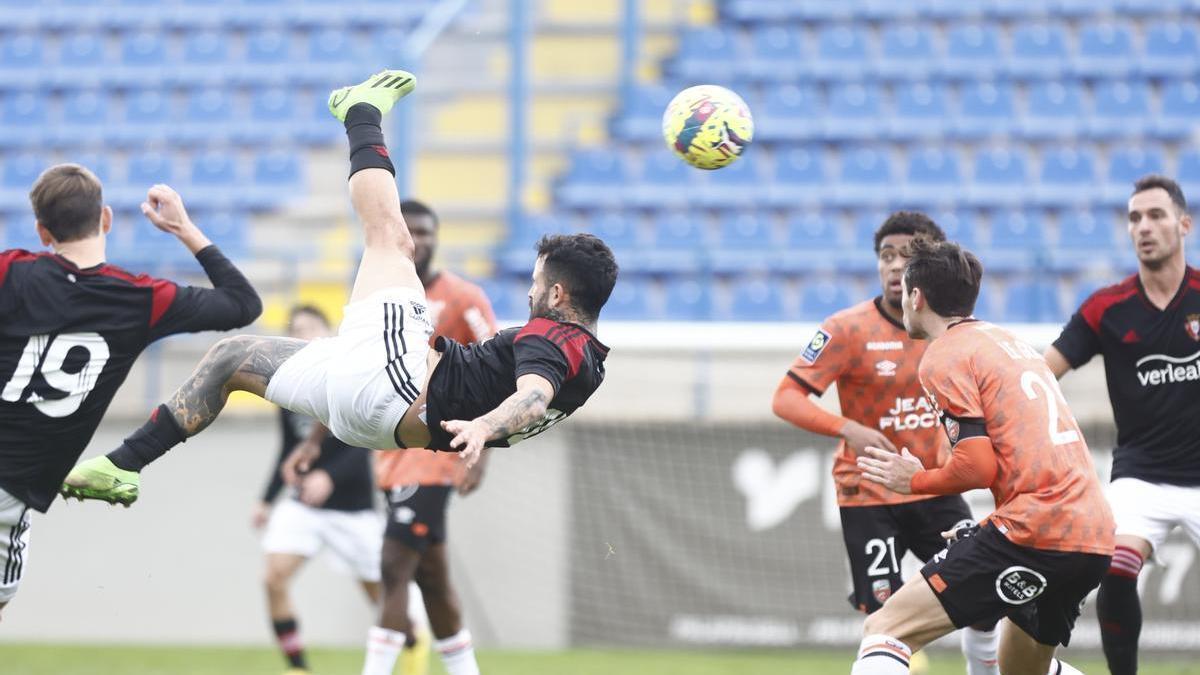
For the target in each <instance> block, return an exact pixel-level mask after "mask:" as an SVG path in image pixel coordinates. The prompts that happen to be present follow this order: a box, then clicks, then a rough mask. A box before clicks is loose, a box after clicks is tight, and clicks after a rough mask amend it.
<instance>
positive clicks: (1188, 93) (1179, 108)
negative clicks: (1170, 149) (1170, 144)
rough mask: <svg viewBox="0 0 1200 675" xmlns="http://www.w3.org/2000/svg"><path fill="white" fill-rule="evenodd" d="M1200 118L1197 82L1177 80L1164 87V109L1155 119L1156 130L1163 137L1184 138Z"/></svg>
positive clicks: (1199, 89)
mask: <svg viewBox="0 0 1200 675" xmlns="http://www.w3.org/2000/svg"><path fill="white" fill-rule="evenodd" d="M1197 119H1200V87H1197V86H1196V83H1195V82H1190V81H1186V80H1177V81H1174V82H1170V83H1168V84H1167V85H1166V86H1165V87H1163V92H1162V109H1161V110H1160V111H1159V114H1158V116H1157V118H1156V120H1155V122H1156V126H1155V129H1154V130H1155V132H1156V133H1157V134H1158V135H1159V136H1161V137H1163V138H1183V137H1185V136H1187V135H1188V134H1190V133H1191V131H1192V129H1193V128H1194V127H1195V124H1196V120H1197Z"/></svg>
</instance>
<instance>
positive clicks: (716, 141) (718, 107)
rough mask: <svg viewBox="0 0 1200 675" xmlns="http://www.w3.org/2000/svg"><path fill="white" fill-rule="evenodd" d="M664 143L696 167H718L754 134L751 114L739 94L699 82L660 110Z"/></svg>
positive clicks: (730, 159)
mask: <svg viewBox="0 0 1200 675" xmlns="http://www.w3.org/2000/svg"><path fill="white" fill-rule="evenodd" d="M662 126H663V139H664V140H666V142H667V147H668V148H670V149H671V150H673V151H674V152H675V154H677V155H679V156H680V157H682V158H683V161H685V162H687V163H688V164H691V165H692V166H694V167H696V168H698V169H720V168H721V167H723V166H728V165H729V164H731V163H733V161H734V160H736V159H737V158H738V157H740V156H741V154H742V151H743V150H745V149H746V146H747V145H749V144H750V140H751V139H752V138H753V137H754V118H753V117H751V116H750V108H748V107H746V102H745V101H743V100H742V98H741V97H740V96H738V95H737V94H735V93H733V92H732V91H729V90H728V89H726V88H725V87H718V86H717V85H715V84H701V85H698V86H695V87H688V88H687V89H684V90H683V91H681V92H679V93H678V94H676V95H675V98H673V99H671V102H670V103H669V104H668V105H667V110H666V111H665V112H664V113H663V120H662Z"/></svg>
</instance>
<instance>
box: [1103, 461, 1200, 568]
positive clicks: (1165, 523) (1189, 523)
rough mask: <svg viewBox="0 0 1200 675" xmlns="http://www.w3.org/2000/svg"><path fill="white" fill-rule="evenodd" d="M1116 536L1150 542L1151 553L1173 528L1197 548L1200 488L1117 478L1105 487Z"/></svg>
mask: <svg viewBox="0 0 1200 675" xmlns="http://www.w3.org/2000/svg"><path fill="white" fill-rule="evenodd" d="M1108 503H1109V504H1110V505H1111V506H1112V510H1113V517H1114V518H1115V519H1116V521H1117V534H1118V535H1122V534H1127V535H1133V536H1135V537H1138V538H1141V539H1145V540H1146V541H1148V542H1150V546H1152V547H1153V548H1154V550H1155V551H1157V550H1158V547H1159V546H1160V545H1161V544H1162V543H1163V542H1164V541H1166V539H1167V535H1168V534H1170V533H1171V530H1173V529H1175V526H1177V525H1178V526H1181V527H1183V529H1184V530H1185V531H1186V532H1187V534H1188V536H1189V537H1191V538H1192V541H1194V542H1196V545H1197V546H1200V487H1189V486H1184V485H1167V484H1164V483H1148V482H1146V481H1144V480H1138V479H1137V478H1118V479H1116V480H1114V481H1113V482H1112V483H1110V484H1109V486H1108Z"/></svg>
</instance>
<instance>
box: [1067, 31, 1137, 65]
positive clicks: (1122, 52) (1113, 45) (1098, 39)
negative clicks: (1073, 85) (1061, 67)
mask: <svg viewBox="0 0 1200 675" xmlns="http://www.w3.org/2000/svg"><path fill="white" fill-rule="evenodd" d="M1073 65H1074V70H1075V73H1076V74H1077V75H1081V76H1084V77H1123V76H1125V75H1128V74H1129V73H1131V72H1133V69H1134V67H1135V66H1136V65H1137V54H1135V53H1134V48H1133V32H1132V31H1131V30H1130V29H1129V27H1128V26H1127V25H1125V24H1123V23H1110V22H1107V21H1105V22H1099V23H1093V24H1089V25H1086V26H1083V27H1082V28H1081V29H1080V30H1079V49H1078V51H1077V53H1076V55H1075V59H1074V64H1073Z"/></svg>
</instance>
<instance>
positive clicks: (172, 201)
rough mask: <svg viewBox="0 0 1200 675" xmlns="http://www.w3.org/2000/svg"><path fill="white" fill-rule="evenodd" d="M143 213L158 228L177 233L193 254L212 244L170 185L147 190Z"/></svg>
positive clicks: (161, 185) (178, 237)
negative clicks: (193, 220)
mask: <svg viewBox="0 0 1200 675" xmlns="http://www.w3.org/2000/svg"><path fill="white" fill-rule="evenodd" d="M142 215H144V216H146V220H149V221H150V222H151V223H153V224H154V226H155V227H157V228H158V229H160V230H162V231H163V232H166V233H168V234H173V235H175V237H176V238H177V239H179V241H180V242H182V243H183V245H184V246H186V247H187V249H188V250H189V251H191V252H192V253H193V254H196V253H199V252H200V250H201V249H204V248H207V247H209V246H212V241H210V240H209V238H208V237H207V236H205V234H204V232H202V231H200V228H198V227H196V224H195V223H193V222H192V219H191V218H190V217H189V216H188V213H187V209H185V208H184V207H183V198H182V197H180V196H179V193H178V192H176V191H175V190H173V189H172V188H171V186H169V185H163V184H161V183H159V184H157V185H154V186H151V188H150V189H149V190H148V191H147V192H146V201H144V202H142Z"/></svg>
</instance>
